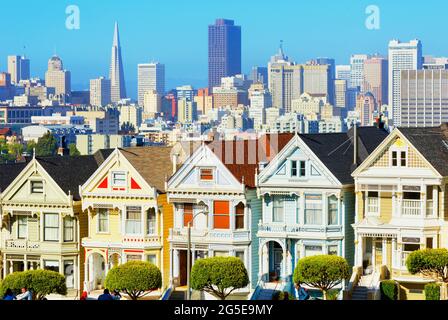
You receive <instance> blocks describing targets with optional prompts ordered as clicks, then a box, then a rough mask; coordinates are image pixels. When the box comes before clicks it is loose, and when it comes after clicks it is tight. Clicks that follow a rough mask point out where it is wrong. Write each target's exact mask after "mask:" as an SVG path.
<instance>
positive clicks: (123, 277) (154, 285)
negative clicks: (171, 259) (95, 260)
mask: <svg viewBox="0 0 448 320" xmlns="http://www.w3.org/2000/svg"><path fill="white" fill-rule="evenodd" d="M104 284H105V286H106V288H108V289H109V290H118V291H122V292H124V293H126V294H127V295H128V296H129V297H130V298H131V299H132V300H138V299H139V298H141V297H144V296H146V295H148V294H149V293H151V292H152V291H155V290H157V289H159V288H160V287H161V286H162V273H161V272H160V270H159V268H157V267H156V266H155V265H153V264H152V263H149V262H145V261H129V262H127V263H125V264H122V265H119V266H116V267H114V268H112V269H111V270H110V271H109V272H108V274H107V277H106V281H105V283H104Z"/></svg>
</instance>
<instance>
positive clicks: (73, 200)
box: [0, 125, 448, 299]
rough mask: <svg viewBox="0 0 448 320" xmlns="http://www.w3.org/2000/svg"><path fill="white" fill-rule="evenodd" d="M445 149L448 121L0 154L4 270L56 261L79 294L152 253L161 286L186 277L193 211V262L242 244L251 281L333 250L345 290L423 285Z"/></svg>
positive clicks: (445, 242) (408, 289) (442, 196)
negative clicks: (4, 159) (413, 260)
mask: <svg viewBox="0 0 448 320" xmlns="http://www.w3.org/2000/svg"><path fill="white" fill-rule="evenodd" d="M447 162H448V128H447V127H446V126H445V125H443V126H441V127H435V128H406V129H405V128H403V129H402V128H400V129H395V130H394V131H392V132H391V133H390V134H389V133H388V132H386V131H385V130H384V129H382V128H377V127H362V128H354V129H352V130H350V131H349V132H347V133H334V134H305V135H300V134H268V135H264V136H262V137H260V138H259V139H258V140H244V141H215V142H211V143H199V144H179V145H176V146H174V147H144V148H130V149H115V150H101V151H98V152H97V153H96V154H95V155H93V156H80V157H61V156H58V157H51V158H39V157H35V156H34V157H30V158H28V159H26V161H25V162H22V163H15V164H6V165H0V222H1V223H0V226H1V232H0V237H1V238H0V252H1V276H2V277H5V276H6V275H8V274H9V273H12V272H16V271H23V270H30V269H36V268H45V269H50V270H55V271H58V272H60V273H61V274H64V275H65V276H66V281H67V287H68V288H69V289H70V292H71V293H72V294H74V295H79V293H80V292H81V291H82V290H86V291H92V290H95V289H99V288H101V287H102V286H103V284H104V279H105V277H106V275H107V273H108V271H109V270H110V269H111V268H113V267H114V266H116V265H119V264H122V263H125V262H127V261H131V260H143V261H149V262H152V263H154V264H155V265H157V266H158V267H159V268H160V270H161V271H162V276H163V288H162V289H165V288H168V287H171V286H184V285H186V283H187V226H188V225H189V224H190V225H191V229H192V231H191V259H192V263H193V264H194V261H195V260H196V259H201V258H205V257H213V256H235V257H238V258H240V259H241V260H242V261H243V262H244V263H245V265H246V267H247V270H248V272H249V276H250V286H249V288H247V290H248V291H249V290H250V291H253V290H254V289H255V288H256V287H257V286H258V285H259V284H260V283H271V282H282V283H290V282H291V278H292V274H293V272H294V268H295V266H296V264H297V261H298V260H299V259H300V258H302V257H306V256H311V255H318V254H333V255H339V256H342V257H345V258H346V259H347V260H348V262H349V263H350V264H351V266H353V267H354V268H353V276H352V278H351V280H350V282H347V283H345V287H346V289H347V290H346V292H348V294H347V297H350V295H351V294H352V292H356V289H357V287H360V286H361V285H362V286H366V287H368V288H373V289H374V288H375V287H377V286H378V283H379V281H380V280H382V279H388V278H390V279H394V280H396V281H397V282H398V283H400V285H401V298H402V299H413V298H419V297H422V293H423V286H424V284H425V283H427V282H428V281H430V280H428V279H425V278H423V277H421V276H419V275H417V276H413V275H410V274H409V273H408V272H407V270H406V265H405V261H406V258H407V256H408V255H409V254H410V253H411V252H412V251H414V250H418V249H422V248H438V247H448V239H447V237H446V233H447V230H446V229H447V219H448V203H446V199H448V190H447V181H448V167H447V166H446V163H447Z"/></svg>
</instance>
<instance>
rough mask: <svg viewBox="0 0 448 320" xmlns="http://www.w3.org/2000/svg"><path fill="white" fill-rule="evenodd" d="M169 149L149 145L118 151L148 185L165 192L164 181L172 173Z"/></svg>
mask: <svg viewBox="0 0 448 320" xmlns="http://www.w3.org/2000/svg"><path fill="white" fill-rule="evenodd" d="M171 150H172V148H171V147H162V146H151V147H137V148H126V149H120V152H121V153H122V154H123V156H125V158H126V159H127V160H128V161H129V162H130V163H131V165H132V166H133V167H134V168H135V169H136V170H137V171H138V173H139V174H140V175H141V176H142V178H143V179H145V181H146V182H147V183H148V184H149V185H150V186H152V187H155V188H156V189H157V190H158V191H160V192H165V191H166V190H165V181H166V179H167V178H169V177H170V176H171V175H172V174H173V165H172V157H171Z"/></svg>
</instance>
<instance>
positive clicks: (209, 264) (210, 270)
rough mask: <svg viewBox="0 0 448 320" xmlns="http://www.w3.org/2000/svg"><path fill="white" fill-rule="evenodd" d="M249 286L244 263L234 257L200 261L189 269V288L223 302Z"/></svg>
mask: <svg viewBox="0 0 448 320" xmlns="http://www.w3.org/2000/svg"><path fill="white" fill-rule="evenodd" d="M248 284H249V276H248V274H247V270H246V267H245V266H244V263H243V262H242V261H241V260H240V259H239V258H235V257H214V258H207V259H200V260H197V261H196V262H195V264H194V265H193V268H192V269H191V288H192V289H194V290H201V291H205V292H208V293H210V294H213V295H214V296H216V297H218V298H219V299H221V300H225V299H226V298H227V297H228V296H229V295H230V294H231V293H232V292H233V291H235V290H237V289H241V288H244V287H246V286H247V285H248Z"/></svg>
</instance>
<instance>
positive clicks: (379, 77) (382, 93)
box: [364, 57, 388, 106]
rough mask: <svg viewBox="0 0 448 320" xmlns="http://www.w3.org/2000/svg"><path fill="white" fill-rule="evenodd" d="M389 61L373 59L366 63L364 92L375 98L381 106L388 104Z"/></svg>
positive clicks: (379, 58)
mask: <svg viewBox="0 0 448 320" xmlns="http://www.w3.org/2000/svg"><path fill="white" fill-rule="evenodd" d="M387 72H388V61H387V59H385V58H382V57H372V58H370V59H367V60H366V61H364V91H365V92H370V93H372V94H373V96H374V97H375V100H376V101H377V103H378V105H379V106H382V105H383V104H387V103H388V100H387V99H388V94H387V89H388V79H387Z"/></svg>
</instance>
